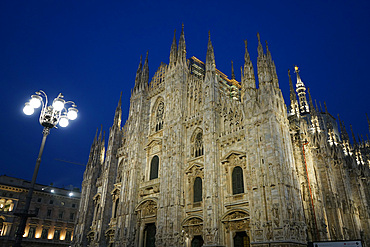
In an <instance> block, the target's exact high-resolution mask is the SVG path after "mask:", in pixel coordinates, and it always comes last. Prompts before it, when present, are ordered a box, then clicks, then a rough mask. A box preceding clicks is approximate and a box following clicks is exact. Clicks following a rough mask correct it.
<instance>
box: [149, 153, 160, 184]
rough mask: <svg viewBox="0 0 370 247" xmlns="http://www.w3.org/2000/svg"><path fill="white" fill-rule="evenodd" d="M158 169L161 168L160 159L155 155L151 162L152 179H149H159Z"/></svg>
mask: <svg viewBox="0 0 370 247" xmlns="http://www.w3.org/2000/svg"><path fill="white" fill-rule="evenodd" d="M158 167H159V158H158V156H157V155H155V156H154V157H153V158H152V161H151V162H150V177H149V179H150V180H152V179H155V178H158Z"/></svg>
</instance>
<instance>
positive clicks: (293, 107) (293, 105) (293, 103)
mask: <svg viewBox="0 0 370 247" xmlns="http://www.w3.org/2000/svg"><path fill="white" fill-rule="evenodd" d="M288 76H289V87H290V113H291V114H295V115H297V116H298V117H299V107H298V100H297V95H296V94H295V91H294V87H293V82H292V77H291V76H290V70H289V69H288Z"/></svg>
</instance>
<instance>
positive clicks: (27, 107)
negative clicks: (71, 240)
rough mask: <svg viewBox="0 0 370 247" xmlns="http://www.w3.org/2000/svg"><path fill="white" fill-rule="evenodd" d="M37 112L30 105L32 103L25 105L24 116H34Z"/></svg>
mask: <svg viewBox="0 0 370 247" xmlns="http://www.w3.org/2000/svg"><path fill="white" fill-rule="evenodd" d="M34 111H35V110H34V109H33V107H32V106H31V105H30V103H29V102H27V103H26V104H24V107H23V112H24V114H26V115H28V116H29V115H32V114H33V112H34Z"/></svg>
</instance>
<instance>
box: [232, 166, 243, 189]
mask: <svg viewBox="0 0 370 247" xmlns="http://www.w3.org/2000/svg"><path fill="white" fill-rule="evenodd" d="M232 186H233V195H236V194H241V193H244V182H243V169H242V168H241V167H240V166H237V167H235V168H234V170H233V173H232Z"/></svg>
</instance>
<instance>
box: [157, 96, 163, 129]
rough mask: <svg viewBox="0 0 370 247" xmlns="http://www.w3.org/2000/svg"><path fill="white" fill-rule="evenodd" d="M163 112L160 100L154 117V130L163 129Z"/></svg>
mask: <svg viewBox="0 0 370 247" xmlns="http://www.w3.org/2000/svg"><path fill="white" fill-rule="evenodd" d="M163 114H164V103H163V102H161V103H159V104H158V107H157V113H156V118H155V122H156V124H155V131H159V130H161V129H163Z"/></svg>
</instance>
